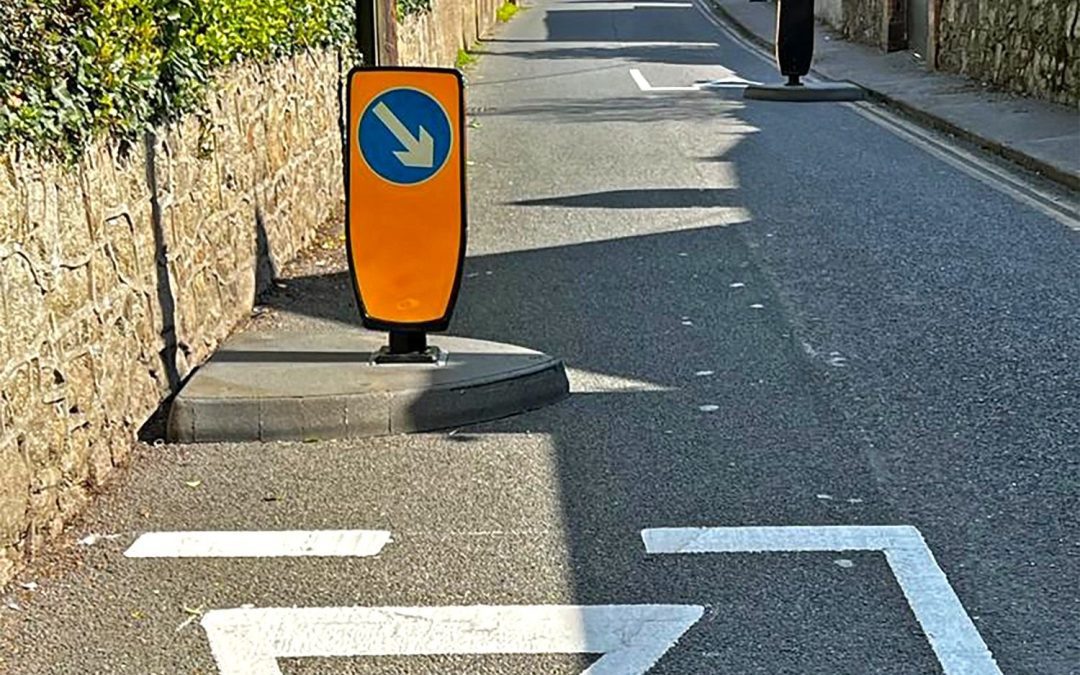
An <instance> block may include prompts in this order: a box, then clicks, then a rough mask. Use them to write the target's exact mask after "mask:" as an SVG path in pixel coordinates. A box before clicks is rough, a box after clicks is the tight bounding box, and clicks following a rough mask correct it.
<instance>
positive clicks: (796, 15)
mask: <svg viewBox="0 0 1080 675" xmlns="http://www.w3.org/2000/svg"><path fill="white" fill-rule="evenodd" d="M776 24H777V25H776V64H777V65H778V66H779V67H780V74H782V75H784V76H785V77H787V78H788V81H787V86H789V87H801V86H802V78H803V77H804V76H805V75H806V74H807V73H809V72H810V62H811V61H813V59H814V0H780V6H779V8H778V10H777V20H776Z"/></svg>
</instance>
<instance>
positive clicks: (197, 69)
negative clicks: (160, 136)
mask: <svg viewBox="0 0 1080 675" xmlns="http://www.w3.org/2000/svg"><path fill="white" fill-rule="evenodd" d="M353 9H354V0H14V1H13V2H12V1H11V0H0V106H2V107H0V148H4V149H6V148H10V147H11V146H12V145H15V144H28V145H29V146H30V147H32V148H33V149H34V150H35V151H37V152H39V153H41V154H44V155H49V156H62V157H67V158H71V157H74V156H76V154H77V153H78V151H79V150H80V149H81V148H82V147H84V146H85V144H86V143H87V142H88V141H89V140H90V139H92V138H94V137H96V136H98V135H100V134H106V133H107V134H116V135H120V136H126V137H131V136H132V135H133V134H135V133H137V132H138V131H140V130H142V129H144V128H146V127H147V125H149V124H156V123H160V122H164V121H169V120H172V119H176V118H177V117H178V116H180V115H182V114H184V113H187V112H190V111H192V110H196V109H198V107H199V105H200V104H201V102H202V100H203V96H204V94H205V90H206V87H207V85H208V84H209V83H210V81H211V78H212V77H213V74H214V73H215V71H217V70H218V69H220V68H221V67H222V66H225V65H228V64H230V63H234V62H236V61H239V60H242V59H258V60H266V59H273V58H276V57H280V56H285V55H288V54H292V53H295V52H298V51H301V50H304V49H308V48H312V47H324V46H330V45H346V44H350V43H351V40H352V36H353Z"/></svg>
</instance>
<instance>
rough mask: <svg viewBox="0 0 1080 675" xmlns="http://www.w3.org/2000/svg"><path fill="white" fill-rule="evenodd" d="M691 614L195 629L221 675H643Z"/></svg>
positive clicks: (241, 616) (648, 609)
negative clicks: (399, 662) (427, 673)
mask: <svg viewBox="0 0 1080 675" xmlns="http://www.w3.org/2000/svg"><path fill="white" fill-rule="evenodd" d="M703 613H704V608H702V607H699V606H696V605H594V606H557V605H537V606H501V607H488V606H475V607H338V608H332V607H325V608H323V607H310V608H293V609H288V608H263V609H223V610H214V611H211V612H207V613H206V615H205V616H204V617H203V619H202V626H203V628H204V629H205V630H206V634H207V637H208V638H209V640H210V648H211V650H212V651H213V653H214V658H215V660H216V661H217V664H218V668H219V670H220V671H221V674H222V675H281V670H280V669H279V668H278V664H277V659H279V658H305V657H348V656H431V655H451V654H459V655H460V654H602V655H603V656H601V657H600V659H599V660H597V661H596V662H594V663H593V664H592V665H591V666H589V667H588V668H587V669H586V670H585V671H584V672H583V674H582V675H585V674H586V673H587V674H588V675H638V674H640V673H645V672H646V671H647V670H649V668H651V667H652V666H653V665H654V664H655V663H656V662H657V661H658V660H659V659H660V657H661V656H663V655H664V653H665V652H667V650H668V649H670V648H671V647H672V646H673V645H674V644H675V643H676V642H677V641H678V640H679V638H680V637H682V635H683V634H684V633H686V631H687V630H689V629H690V627H691V626H693V625H694V624H695V623H696V622H697V620H698V619H700V618H701V615H702V614H703Z"/></svg>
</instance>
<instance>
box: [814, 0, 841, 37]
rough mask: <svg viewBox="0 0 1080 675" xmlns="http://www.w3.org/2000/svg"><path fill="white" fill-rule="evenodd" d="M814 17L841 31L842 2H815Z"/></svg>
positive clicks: (834, 0)
mask: <svg viewBox="0 0 1080 675" xmlns="http://www.w3.org/2000/svg"><path fill="white" fill-rule="evenodd" d="M814 15H815V16H816V17H817V18H818V19H820V20H821V21H824V22H825V23H827V24H828V25H830V26H832V27H833V28H836V29H838V30H842V29H843V27H844V0H817V2H815V3H814Z"/></svg>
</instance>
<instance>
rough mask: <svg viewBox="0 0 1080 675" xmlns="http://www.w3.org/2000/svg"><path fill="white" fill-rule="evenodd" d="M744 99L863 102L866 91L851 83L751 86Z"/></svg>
mask: <svg viewBox="0 0 1080 675" xmlns="http://www.w3.org/2000/svg"><path fill="white" fill-rule="evenodd" d="M743 98H748V99H753V100H757V101H785V102H790V103H821V102H840V101H861V100H863V99H864V98H865V91H864V90H863V88H862V87H860V86H859V85H857V84H853V83H851V82H801V83H799V84H795V85H792V84H782V83H776V84H749V85H747V86H746V89H745V90H744V91H743Z"/></svg>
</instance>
